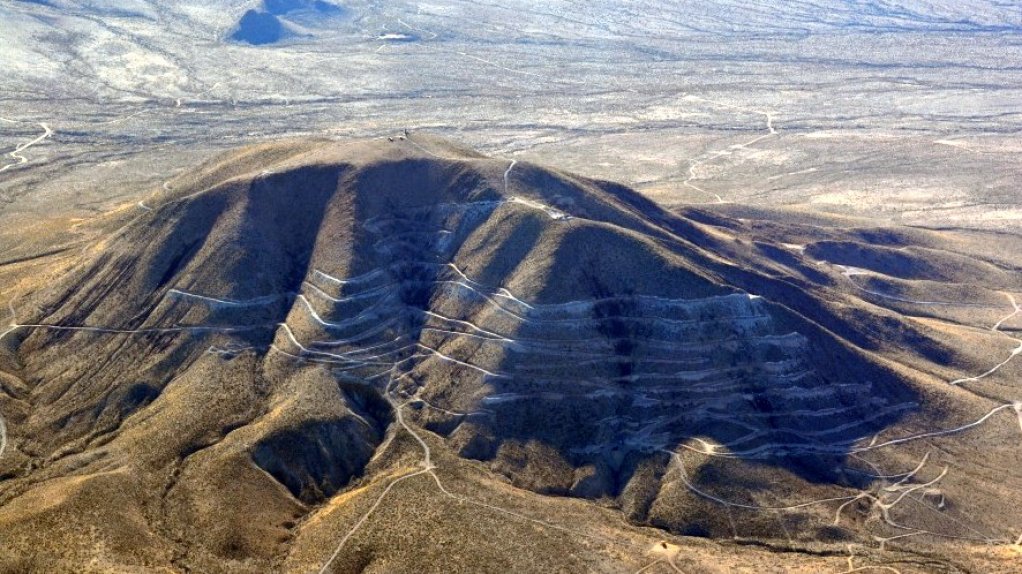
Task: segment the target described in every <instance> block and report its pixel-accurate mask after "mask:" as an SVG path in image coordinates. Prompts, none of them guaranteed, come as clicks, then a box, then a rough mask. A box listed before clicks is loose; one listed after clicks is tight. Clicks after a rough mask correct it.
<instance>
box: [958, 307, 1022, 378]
mask: <svg viewBox="0 0 1022 574" xmlns="http://www.w3.org/2000/svg"><path fill="white" fill-rule="evenodd" d="M1004 295H1005V296H1006V297H1007V298H1008V301H1009V302H1011V306H1012V307H1013V309H1014V310H1013V311H1012V312H1011V313H1009V314H1007V315H1005V316H1004V317H1002V318H1001V320H999V321H997V323H995V324H994V326H993V327H991V328H990V330H991V331H993V332H994V333H1002V334H1004V335H1005V336H1006V337H1008V338H1009V339H1011V340H1012V341H1014V342H1015V343H1017V344H1018V346H1017V347H1015V348H1014V349H1013V350H1012V351H1011V354H1010V355H1008V358H1007V359H1005V360H1003V361H1001V362H1000V363H998V364H997V365H994V366H993V367H992V368H991V369H990V370H988V371H986V372H985V373H983V374H981V375H976V376H974V377H965V378H962V379H956V380H954V381H951V383H950V384H952V385H955V386H957V385H960V384H962V383H974V382H976V381H979V380H980V379H985V378H986V377H989V376H990V375H993V374H994V373H996V372H997V371H999V370H1001V368H1002V367H1004V366H1005V365H1007V364H1008V363H1010V362H1011V361H1012V359H1014V358H1015V357H1017V356H1019V355H1022V339H1017V338H1015V337H1012V336H1010V335H1007V334H1006V333H1004V332H1003V331H1001V326H1002V325H1004V324H1005V323H1006V322H1008V321H1010V320H1011V319H1013V318H1014V317H1015V316H1016V315H1018V314H1019V313H1022V306H1019V304H1018V301H1016V300H1015V296H1014V295H1012V294H1011V293H1005V294H1004Z"/></svg>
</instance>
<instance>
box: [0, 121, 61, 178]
mask: <svg viewBox="0 0 1022 574" xmlns="http://www.w3.org/2000/svg"><path fill="white" fill-rule="evenodd" d="M0 120H2V121H3V122H5V123H9V124H20V123H25V122H19V121H16V120H9V119H7V118H0ZM39 126H40V127H41V128H43V135H41V136H39V137H37V138H35V139H34V140H32V141H30V142H26V143H23V144H20V145H19V146H18V147H16V148H15V149H14V151H12V152H10V153H9V154H7V155H9V156H10V157H11V158H13V159H14V160H15V161H14V163H9V164H7V165H5V166H2V167H0V173H3V172H5V171H7V170H9V169H11V168H14V167H15V166H19V165H24V164H26V163H28V158H27V157H25V156H24V155H22V152H24V151H25V150H27V149H28V148H30V147H32V146H34V145H36V144H38V143H40V142H42V141H43V140H45V139H47V138H49V137H50V136H52V135H53V130H52V129H50V126H48V125H47V124H45V123H43V122H39Z"/></svg>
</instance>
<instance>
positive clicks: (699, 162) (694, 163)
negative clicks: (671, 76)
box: [681, 95, 777, 203]
mask: <svg viewBox="0 0 1022 574" xmlns="http://www.w3.org/2000/svg"><path fill="white" fill-rule="evenodd" d="M683 99H685V100H697V101H700V102H706V103H708V104H711V105H714V106H721V107H725V108H731V109H735V110H740V111H743V112H750V113H754V114H759V115H761V116H764V117H765V118H766V129H767V133H765V134H763V135H760V136H757V137H755V138H753V139H752V140H750V141H747V142H745V143H742V144H735V145H732V146H730V147H728V148H727V149H723V150H717V151H713V152H707V153H705V154H703V155H702V156H699V157H697V158H695V159H694V160H691V161H690V163H689V166H688V177H687V178H686V179H685V181H683V182H681V184H682V185H683V186H685V187H688V188H690V189H693V190H695V191H698V192H699V193H702V194H705V195H712V196H713V197H714V199H716V200H717V203H729V202H728V201H726V200H725V199H724V198H723V197H721V196H720V194H718V193H716V192H713V191H710V190H707V189H703V188H701V187H699V186H697V185H695V184H693V183H692V182H693V181H695V180H696V179H697V178H698V175H697V174H696V169H698V168H699V167H700V166H703V165H706V164H708V163H710V162H713V161H715V160H717V159H718V158H721V157H724V156H727V155H731V154H732V153H734V152H736V151H739V150H743V149H747V148H749V147H751V146H754V145H756V144H757V143H759V142H761V141H763V140H765V139H767V138H769V137H773V136H775V135H777V129H776V128H775V127H774V115H773V112H767V111H762V110H752V109H748V108H743V107H741V106H736V105H734V104H727V103H724V102H716V101H713V100H708V99H706V98H700V97H699V96H692V95H686V96H684V98H683Z"/></svg>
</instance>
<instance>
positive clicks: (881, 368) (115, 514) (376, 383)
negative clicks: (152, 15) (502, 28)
mask: <svg viewBox="0 0 1022 574" xmlns="http://www.w3.org/2000/svg"><path fill="white" fill-rule="evenodd" d="M88 225H93V226H94V228H95V229H96V230H99V231H97V233H96V234H95V235H94V236H92V237H91V238H90V239H89V240H88V241H85V242H83V243H81V244H80V247H81V248H80V249H78V248H77V247H78V246H79V244H75V248H74V249H72V248H71V247H66V248H61V249H60V250H59V253H60V256H59V257H57V258H50V259H47V258H46V257H48V256H44V257H43V259H42V260H41V261H42V262H41V263H40V261H34V262H32V264H33V265H40V266H38V267H33V268H32V270H31V271H30V272H27V271H25V269H24V268H22V267H18V266H19V265H22V263H18V262H15V263H13V264H12V265H14V269H13V270H12V269H6V270H5V271H4V273H5V274H4V275H0V278H2V279H3V280H4V281H6V282H7V283H5V284H7V285H12V286H15V287H16V289H15V288H11V289H10V290H7V289H5V298H8V297H6V296H7V295H9V296H10V297H9V299H10V300H9V304H10V309H11V321H10V326H9V327H8V328H5V330H4V332H3V337H2V338H0V345H2V346H0V369H2V371H3V374H2V379H0V383H2V389H3V392H2V393H0V413H2V415H3V417H4V420H5V421H6V433H5V436H4V438H5V443H9V444H6V450H0V454H2V457H0V526H2V531H3V532H5V533H6V535H5V537H4V538H3V539H0V556H3V557H4V558H3V559H2V560H4V561H5V562H3V561H0V566H3V567H5V568H6V569H7V570H8V571H12V572H13V571H46V572H59V571H69V572H70V571H75V572H80V571H83V569H84V570H85V571H124V572H127V571H139V570H144V571H166V569H170V570H171V571H185V572H188V571H191V572H266V571H281V572H310V571H320V572H349V571H380V572H383V571H385V572H395V571H419V572H421V571H436V572H450V571H473V572H477V571H494V572H506V571H537V572H538V571H543V572H549V571H606V572H619V571H636V570H639V569H640V568H643V567H645V566H647V565H652V564H657V565H658V566H660V567H662V569H665V571H666V568H668V567H671V568H674V569H675V570H677V569H679V568H680V569H683V570H685V571H707V572H711V571H725V570H724V569H725V568H730V567H732V566H734V567H736V568H737V567H740V566H742V565H745V567H753V568H754V569H756V571H769V569H770V568H773V569H775V570H776V569H784V571H797V569H798V568H803V569H804V571H821V570H826V569H830V568H833V569H835V571H837V569H841V568H846V567H847V564H848V563H849V560H858V561H859V562H855V564H857V565H859V566H863V565H866V564H869V563H870V561H875V563H876V564H887V563H889V561H890V560H894V561H895V562H896V563H897V569H898V570H899V571H901V572H916V571H919V572H923V571H934V569H935V568H938V567H939V568H943V569H944V570H945V571H967V570H968V569H970V568H974V567H976V565H977V564H981V565H984V566H982V567H990V565H995V566H996V565H1003V564H1007V562H1005V561H1007V560H1010V559H1011V552H1012V550H1011V544H1012V542H1014V540H1013V539H1012V538H1013V537H1014V536H1015V533H1014V531H1013V530H1012V529H1013V528H1016V526H1015V525H1014V524H1012V522H1011V517H1010V516H1008V515H1006V514H1005V513H1003V512H1000V511H998V509H1000V508H1003V507H1004V505H1005V504H1009V503H1012V502H1022V500H1019V499H1020V498H1022V494H1020V493H1022V489H1019V488H1017V487H1016V486H1017V482H1018V479H1017V477H1015V476H1014V473H1011V472H1006V473H1005V472H1001V471H1000V470H999V469H1010V468H1017V465H1018V463H1019V457H1018V454H1017V453H1016V452H1013V450H1017V449H1011V448H1007V447H1005V446H1004V445H1005V444H1008V445H1009V446H1010V444H1011V443H1012V441H1014V442H1015V443H1017V441H1018V434H1017V433H1018V428H1017V425H1016V422H1017V423H1018V424H1019V425H1022V406H1020V405H1022V402H1018V400H1017V395H1013V392H1014V391H1013V389H1012V387H1011V386H1010V384H1004V383H999V382H997V380H998V379H996V376H995V377H990V376H989V375H999V374H1000V373H998V372H997V371H998V370H999V369H1001V367H1004V368H1005V369H1015V368H1017V365H1016V364H1015V363H1014V362H1012V361H1011V358H1012V357H1014V356H1015V355H1016V354H1018V351H1017V350H1015V351H1012V347H1011V346H1008V345H1007V342H1008V341H1009V340H1014V339H1013V337H1011V336H1010V332H1011V330H1012V329H1017V328H1018V325H1019V320H1018V319H1019V317H1018V314H1019V312H1020V310H1019V308H1018V305H1016V304H1015V298H1014V296H1013V295H1012V294H1013V293H1018V292H1020V291H1022V280H1020V275H1019V273H1018V267H1017V266H1015V265H1016V264H1015V263H1013V262H1012V261H1010V258H1009V259H1007V260H998V259H995V258H990V257H987V258H985V259H984V258H981V257H977V256H976V255H975V254H974V253H973V246H972V244H970V241H978V239H977V236H975V235H962V236H959V235H956V234H955V233H954V232H946V233H944V232H935V231H928V230H909V229H897V228H883V227H877V226H873V225H870V224H869V222H866V221H863V220H852V219H841V218H837V217H830V216H809V215H806V214H798V213H794V212H782V211H771V210H766V209H755V208H748V207H741V206H737V205H732V206H721V207H718V208H714V209H710V208H707V209H696V208H685V209H680V210H677V211H675V212H670V211H667V210H665V209H663V208H661V207H659V206H658V205H656V204H654V203H652V202H651V201H649V200H648V199H645V198H644V197H643V196H641V195H639V194H638V193H636V192H634V191H632V190H630V189H628V188H626V187H624V186H621V185H618V184H614V183H611V182H606V181H599V180H592V179H586V178H583V177H580V176H576V175H573V174H570V173H565V172H561V171H558V170H555V169H550V168H546V167H541V166H539V165H535V164H532V163H529V162H518V161H508V160H502V159H495V158H491V157H486V156H483V155H481V154H478V153H476V152H474V151H472V150H469V149H466V148H464V147H461V146H459V145H458V144H455V143H452V142H449V141H445V140H441V139H438V138H433V137H430V136H425V135H419V134H408V133H407V132H406V133H405V135H403V136H392V137H389V138H378V139H373V140H363V141H354V142H352V141H334V140H326V139H304V140H283V141H275V142H270V143H263V144H257V145H254V146H249V147H245V148H241V149H239V150H235V151H232V152H228V153H226V154H223V155H220V156H217V157H215V158H213V159H211V160H209V161H207V162H206V163H204V164H202V165H201V166H198V167H197V168H195V169H194V170H192V171H190V172H188V173H186V174H183V175H180V176H179V177H177V178H176V179H175V180H173V181H171V182H168V184H167V185H165V186H164V187H163V188H162V189H161V190H159V192H157V193H155V194H152V195H150V196H149V197H147V198H145V199H144V200H142V201H139V202H138V203H137V204H134V203H133V204H127V205H125V206H123V207H122V208H121V209H119V210H117V211H116V212H114V213H112V214H109V215H108V216H106V217H105V218H100V219H99V220H98V221H97V222H94V223H92V224H87V226H88ZM100 231H101V232H100ZM1002 240H1003V241H1006V242H1011V241H1017V240H1016V239H1013V238H1011V237H1005V238H1003V239H1002ZM12 278H16V279H17V281H14V279H12ZM979 284H982V288H980V287H977V286H976V285H979ZM924 297H929V298H939V299H935V300H936V301H937V303H935V300H930V299H924ZM966 297H968V298H969V302H968V304H965V305H958V304H957V302H958V301H962V300H964V299H965V298H966ZM1009 302H1010V305H1009ZM938 303H939V304H938ZM934 306H937V307H947V311H946V313H947V314H943V313H944V311H942V314H941V315H939V316H938V315H933V314H932V312H931V311H927V310H926V309H928V308H932V307H934ZM1012 307H1014V311H1013V312H1011V310H1012ZM1009 312H1011V313H1010V314H1009ZM998 318H999V319H1000V320H999V321H998V322H997V324H996V325H994V328H993V329H990V328H986V327H984V328H980V327H977V326H976V325H981V324H985V323H993V320H996V319H998ZM990 319H993V320H990ZM1018 343H1019V345H1020V347H1019V348H1020V349H1022V342H1018ZM1002 347H1004V348H1003V349H1002ZM991 357H995V358H997V360H998V361H999V360H1002V359H1003V358H1004V357H1007V358H1008V361H1005V362H1004V363H1002V364H1001V365H998V367H995V369H994V370H993V371H990V372H989V373H988V374H985V375H982V376H980V377H975V378H968V377H969V376H970V375H964V377H965V379H959V380H952V379H955V378H956V377H955V373H956V371H955V370H954V368H952V366H958V365H966V366H969V367H970V369H971V367H972V366H975V369H971V370H970V372H975V373H977V374H978V373H982V372H983V371H984V370H986V368H987V366H988V364H992V363H990V361H991ZM995 362H996V361H995ZM1016 372H1017V371H1016ZM949 381H950V382H951V384H948V382H949ZM1016 415H1017V416H1018V420H1017V421H1016ZM975 430H984V431H987V430H990V431H991V432H993V433H994V435H993V436H992V437H991V436H990V435H989V434H979V433H976V432H974V431H975ZM979 452H982V453H983V456H982V464H979V457H978V455H977V454H976V453H979ZM995 477H996V478H995ZM966 509H968V510H966ZM977 510H978V511H977ZM963 512H968V513H969V516H965V515H964V514H963ZM909 536H910V537H913V538H914V540H911V541H910V542H912V543H917V542H918V545H915V546H905V547H901V546H898V544H899V541H900V539H901V538H903V537H909ZM977 541H978V542H982V543H984V544H986V546H983V545H981V544H978V543H977ZM736 542H737V544H736ZM877 542H879V548H876V547H875V546H876V543H877ZM888 545H890V546H892V547H896V548H898V551H896V552H884V551H885V550H887V546H888ZM955 545H959V546H960V547H961V549H963V550H962V553H961V555H960V556H954V555H953V554H952V552H951V551H948V550H947V549H948V548H953V547H957V546H955ZM853 547H855V548H857V550H854V551H852V555H851V557H849V554H848V552H849V550H848V549H849V548H853ZM935 548H936V549H938V550H940V551H937V550H934V549H935ZM941 549H942V550H941ZM84 565H88V566H84ZM750 565H753V566H750ZM755 565H758V566H755ZM89 569H91V570H89ZM161 569H162V570H161Z"/></svg>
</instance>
